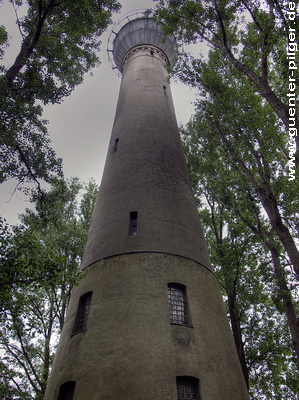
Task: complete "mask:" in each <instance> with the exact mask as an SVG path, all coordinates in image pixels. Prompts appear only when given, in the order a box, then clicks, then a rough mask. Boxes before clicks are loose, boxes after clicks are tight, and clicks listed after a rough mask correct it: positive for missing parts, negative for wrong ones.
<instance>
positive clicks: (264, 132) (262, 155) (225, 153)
mask: <svg viewBox="0 0 299 400" xmlns="http://www.w3.org/2000/svg"><path fill="white" fill-rule="evenodd" d="M192 66H193V69H192V70H191V71H190V74H189V75H188V68H187V67H186V69H185V70H184V71H181V73H182V75H184V76H185V77H186V80H188V79H189V82H190V83H191V84H192V85H198V89H199V91H200V95H201V97H200V99H199V100H198V103H197V110H196V114H195V116H194V117H193V118H192V120H191V121H190V122H189V123H188V124H187V126H186V127H185V128H182V138H183V141H184V145H185V152H186V157H187V163H188V168H189V172H190V177H191V182H192V185H193V188H194V193H195V195H196V197H197V203H198V205H199V207H200V210H201V211H200V213H201V219H202V221H203V223H204V225H205V231H206V232H207V240H208V244H209V247H210V253H211V258H212V263H213V264H214V266H215V270H216V273H217V275H218V278H219V281H220V283H221V286H222V288H223V295H224V298H225V302H226V305H227V309H228V314H229V317H230V319H231V324H232V328H233V332H234V337H235V341H236V340H239V342H236V344H237V347H238V352H239V357H240V360H241V362H242V361H243V363H244V365H242V366H244V372H245V374H246V373H249V385H250V392H251V394H252V397H253V398H255V399H269V398H271V399H289V398H296V396H297V397H298V395H299V392H298V386H296V383H295V382H296V380H294V377H295V376H296V374H298V361H296V352H295V351H294V347H293V343H292V340H293V341H294V339H295V340H298V324H297V323H296V322H294V320H293V322H292V320H291V318H290V313H292V316H294V314H295V313H296V312H297V313H298V305H299V303H298V302H299V298H298V292H297V287H298V282H297V279H296V276H295V273H294V270H293V269H291V268H290V263H289V256H288V253H287V251H286V250H285V249H284V246H283V245H282V241H281V240H280V236H279V234H278V229H277V230H276V229H274V228H273V226H274V225H273V220H272V217H273V216H272V214H271V211H269V209H268V205H269V204H272V205H271V207H273V208H272V210H274V209H275V210H276V211H275V213H278V214H279V215H280V216H281V220H283V222H284V224H286V226H287V227H288V230H289V232H290V235H291V236H292V237H293V238H294V240H296V238H297V235H298V229H297V228H298V219H297V215H296V209H298V196H297V194H296V193H298V190H299V188H298V181H297V182H296V181H289V180H288V179H287V172H288V171H287V162H288V159H287V154H286V151H285V149H286V146H287V144H288V135H287V133H286V132H285V131H284V130H283V129H282V126H281V124H279V123H277V117H276V115H275V113H274V112H273V110H272V109H271V107H270V106H269V104H268V103H266V102H265V101H264V100H263V99H262V98H261V97H260V96H259V94H258V93H256V91H255V90H254V89H253V87H252V85H251V84H250V83H249V82H248V80H247V79H246V78H245V77H244V76H243V75H242V74H241V73H240V72H238V71H236V70H235V69H234V67H233V66H232V65H231V64H230V63H229V62H228V61H227V59H226V58H225V57H224V56H223V55H222V54H221V51H220V50H213V51H210V53H209V58H208V60H207V61H203V60H193V64H192ZM199 85H200V86H199ZM265 192H266V193H267V195H266V196H265V195H264V194H265ZM263 196H264V197H263ZM265 198H266V199H267V202H266V203H265ZM272 202H273V203H272ZM275 215H277V214H275ZM275 255H276V257H274V256H275ZM295 321H296V314H295ZM238 331H239V333H240V332H241V341H240V337H238V334H239V333H238ZM296 335H297V336H296ZM240 347H241V348H242V350H243V351H244V357H243V359H242V351H241V352H240ZM297 357H298V355H297Z"/></svg>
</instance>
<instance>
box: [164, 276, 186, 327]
mask: <svg viewBox="0 0 299 400" xmlns="http://www.w3.org/2000/svg"><path fill="white" fill-rule="evenodd" d="M168 302H169V314H170V322H171V323H172V324H177V325H188V323H189V321H188V309H187V301H186V287H185V286H184V285H180V284H177V283H169V284H168Z"/></svg>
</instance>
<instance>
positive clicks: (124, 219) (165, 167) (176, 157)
mask: <svg viewBox="0 0 299 400" xmlns="http://www.w3.org/2000/svg"><path fill="white" fill-rule="evenodd" d="M112 42H113V49H111V50H112V51H113V64H114V67H115V68H116V69H117V70H118V71H119V72H120V74H121V76H122V79H121V87H120V92H119V99H118V104H117V110H116V115H115V120H114V125H113V129H112V134H111V140H110V145H109V148H108V153H107V159H106V164H105V169H104V173H103V178H102V182H101V186H100V191H99V196H98V199H97V203H96V206H95V210H94V214H93V219H92V223H91V228H90V233H89V238H88V242H87V245H86V249H85V253H84V257H83V263H82V270H83V273H84V277H83V278H82V280H81V282H80V285H79V286H78V287H76V288H74V290H73V293H72V296H71V301H70V304H69V309H68V313H67V318H66V322H65V326H64V328H63V332H62V335H61V339H60V344H59V347H58V351H57V355H56V357H55V363H54V366H53V371H52V374H51V378H50V382H49V385H48V389H47V393H46V396H45V400H71V399H73V400H86V399H87V400H117V399H119V400H153V399H155V400H177V399H179V400H183V399H196V400H246V399H248V394H247V389H246V385H245V382H244V379H243V375H242V371H241V367H240V365H239V360H238V357H237V352H236V349H235V345H234V342H233V338H232V334H231V331H230V327H229V323H228V320H227V316H226V312H225V309H224V306H223V302H222V298H221V294H220V288H219V284H218V282H217V279H216V277H215V275H214V273H213V270H212V267H211V265H210V260H209V255H208V252H207V247H206V244H205V240H204V236H203V232H202V229H201V226H200V221H199V217H198V212H197V208H196V205H195V201H194V198H193V194H192V190H191V186H190V182H189V178H188V172H187V167H186V162H185V157H184V154H183V150H182V146H181V142H180V136H179V132H178V127H177V122H176V117H175V111H174V107H173V103H172V97H171V91H170V86H169V81H168V74H167V67H168V66H170V65H171V64H172V63H174V62H175V57H176V44H175V41H174V38H172V37H167V38H164V36H163V34H162V32H161V30H160V28H159V27H158V25H157V24H156V23H155V22H154V21H153V20H152V19H150V18H147V17H144V16H142V15H139V14H133V15H131V16H127V17H125V19H124V20H122V21H121V23H119V24H118V25H117V26H116V27H115V29H114V31H113V40H112Z"/></svg>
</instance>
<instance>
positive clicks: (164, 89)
mask: <svg viewBox="0 0 299 400" xmlns="http://www.w3.org/2000/svg"><path fill="white" fill-rule="evenodd" d="M163 91H164V94H166V86H165V85H163Z"/></svg>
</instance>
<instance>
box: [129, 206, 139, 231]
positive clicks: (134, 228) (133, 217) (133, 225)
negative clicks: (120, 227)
mask: <svg viewBox="0 0 299 400" xmlns="http://www.w3.org/2000/svg"><path fill="white" fill-rule="evenodd" d="M136 234H137V211H131V212H130V226H129V235H130V236H133V235H136Z"/></svg>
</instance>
